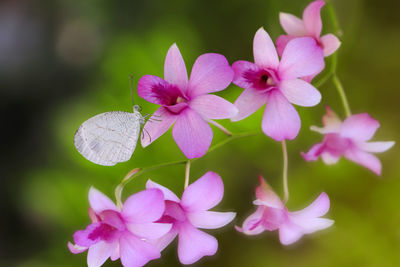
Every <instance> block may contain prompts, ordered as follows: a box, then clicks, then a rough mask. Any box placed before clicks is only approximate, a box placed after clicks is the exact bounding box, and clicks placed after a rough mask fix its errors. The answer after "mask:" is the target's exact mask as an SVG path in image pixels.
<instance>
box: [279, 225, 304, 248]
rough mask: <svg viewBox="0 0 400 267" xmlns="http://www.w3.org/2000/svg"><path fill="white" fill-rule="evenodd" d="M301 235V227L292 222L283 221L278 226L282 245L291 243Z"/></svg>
mask: <svg viewBox="0 0 400 267" xmlns="http://www.w3.org/2000/svg"><path fill="white" fill-rule="evenodd" d="M302 236H303V232H302V231H301V228H300V227H299V226H297V225H296V224H293V223H285V224H283V225H282V226H281V227H280V228H279V241H281V244H282V245H285V246H287V245H291V244H293V243H295V242H297V241H298V240H299V239H300V238H301V237H302Z"/></svg>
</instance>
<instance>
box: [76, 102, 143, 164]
mask: <svg viewBox="0 0 400 267" xmlns="http://www.w3.org/2000/svg"><path fill="white" fill-rule="evenodd" d="M144 121H145V120H144V117H143V116H142V114H141V113H140V107H139V106H138V105H134V106H133V113H131V112H124V111H112V112H105V113H101V114H99V115H96V116H94V117H91V118H90V119H88V120H87V121H85V122H84V123H82V125H81V126H79V128H78V130H77V131H76V133H75V137H74V144H75V147H76V149H77V150H78V151H79V153H81V154H82V156H84V157H85V158H86V159H88V160H90V161H91V162H94V163H96V164H99V165H103V166H113V165H115V164H117V163H119V162H124V161H127V160H129V159H130V158H131V156H132V153H133V151H135V148H136V143H137V140H138V138H139V133H140V128H141V125H143V124H144Z"/></svg>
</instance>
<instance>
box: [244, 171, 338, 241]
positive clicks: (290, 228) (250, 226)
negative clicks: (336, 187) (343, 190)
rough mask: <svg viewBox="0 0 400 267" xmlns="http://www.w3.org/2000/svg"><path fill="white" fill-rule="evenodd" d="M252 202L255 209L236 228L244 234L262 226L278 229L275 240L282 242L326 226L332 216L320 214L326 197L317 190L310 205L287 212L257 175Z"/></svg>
mask: <svg viewBox="0 0 400 267" xmlns="http://www.w3.org/2000/svg"><path fill="white" fill-rule="evenodd" d="M256 197H257V199H256V200H255V201H254V204H255V205H257V206H258V207H257V210H256V212H254V213H253V214H251V215H250V216H249V217H248V218H247V219H246V220H245V221H244V223H243V226H242V228H240V227H236V230H238V231H239V232H243V233H244V234H246V235H258V234H260V233H262V232H264V231H265V230H267V231H275V230H279V240H280V242H281V244H283V245H290V244H293V243H295V242H296V241H298V240H299V239H300V238H301V237H302V236H303V235H305V234H311V233H313V232H315V231H319V230H322V229H325V228H328V227H330V226H331V225H332V224H333V220H330V219H326V218H320V217H321V216H324V215H325V214H326V213H327V212H328V210H329V205H330V202H329V198H328V195H327V194H325V193H321V194H320V195H319V197H318V198H317V199H316V200H314V202H313V203H311V205H309V206H308V207H306V208H305V209H302V210H300V211H295V212H290V211H288V210H287V208H286V207H285V204H284V203H282V201H281V200H280V198H279V196H278V195H277V194H276V193H275V192H274V191H273V190H272V188H271V187H270V186H269V185H268V183H267V182H265V180H264V178H263V177H261V176H260V185H259V186H258V187H257V188H256Z"/></svg>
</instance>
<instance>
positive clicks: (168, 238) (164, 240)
mask: <svg viewBox="0 0 400 267" xmlns="http://www.w3.org/2000/svg"><path fill="white" fill-rule="evenodd" d="M177 235H178V230H177V229H175V227H173V228H172V229H171V231H169V232H168V233H167V234H165V235H164V236H162V237H160V238H158V239H155V240H149V242H150V243H152V244H153V245H154V246H156V248H157V249H158V250H159V251H163V250H164V249H165V248H166V247H167V246H168V245H169V244H170V243H171V242H172V241H174V239H175V237H176V236H177Z"/></svg>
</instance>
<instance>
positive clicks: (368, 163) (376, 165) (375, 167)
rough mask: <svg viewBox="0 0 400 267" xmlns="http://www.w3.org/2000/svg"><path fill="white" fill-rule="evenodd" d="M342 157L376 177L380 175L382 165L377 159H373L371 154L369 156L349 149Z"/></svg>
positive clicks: (357, 150) (360, 151)
mask: <svg viewBox="0 0 400 267" xmlns="http://www.w3.org/2000/svg"><path fill="white" fill-rule="evenodd" d="M344 156H345V157H346V158H347V159H349V160H351V161H354V162H355V163H358V164H360V165H362V166H364V167H366V168H368V169H370V170H371V171H373V172H374V173H375V174H376V175H381V169H382V164H381V162H380V161H379V159H378V158H377V157H375V156H374V155H372V154H369V153H367V152H364V151H362V150H359V149H351V150H348V151H346V153H345V154H344Z"/></svg>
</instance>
